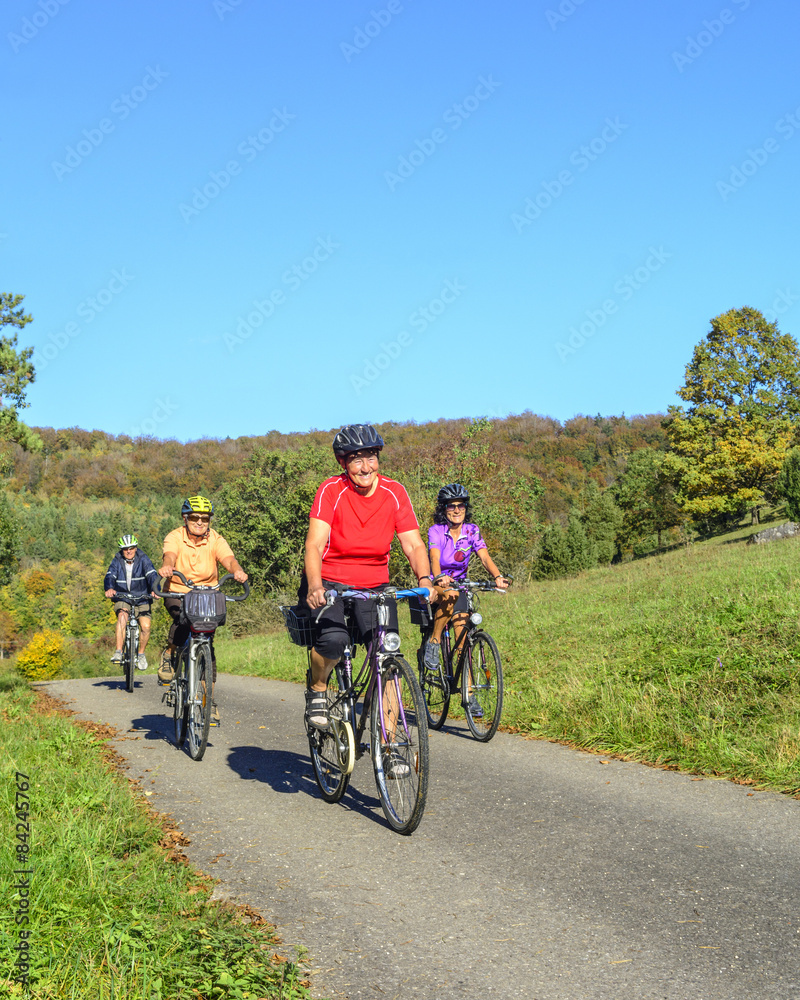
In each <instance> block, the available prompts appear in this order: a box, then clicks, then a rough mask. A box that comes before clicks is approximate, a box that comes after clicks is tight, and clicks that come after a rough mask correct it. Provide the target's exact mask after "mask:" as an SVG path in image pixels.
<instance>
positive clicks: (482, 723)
mask: <svg viewBox="0 0 800 1000" xmlns="http://www.w3.org/2000/svg"><path fill="white" fill-rule="evenodd" d="M461 659H462V663H463V669H462V674H461V700H462V701H463V703H464V711H465V713H466V716H467V725H468V726H469V728H470V732H471V733H472V735H473V736H474V737H475V739H476V740H479V741H480V742H481V743H488V742H489V740H490V739H491V738H492V737H493V736H494V734H495V733H496V732H497V727H498V726H499V725H500V715H501V714H502V711H503V668H502V667H501V666H500V654H499V653H498V652H497V646H496V645H495V641H494V639H493V638H492V637H491V636H490V635H488V634H487V633H486V632H477V633H476V634H475V635H474V636H473V637H472V638H471V639H470V640H468V642H467V646H466V648H465V649H464V652H463V654H462V657H461Z"/></svg>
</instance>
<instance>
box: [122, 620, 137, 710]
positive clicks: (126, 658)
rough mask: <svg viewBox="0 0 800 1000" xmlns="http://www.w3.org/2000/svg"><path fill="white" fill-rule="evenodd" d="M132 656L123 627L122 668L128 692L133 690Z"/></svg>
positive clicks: (126, 633)
mask: <svg viewBox="0 0 800 1000" xmlns="http://www.w3.org/2000/svg"><path fill="white" fill-rule="evenodd" d="M133 658H134V653H133V652H132V650H131V643H130V635H129V633H128V629H127V627H126V629H125V641H124V642H123V643H122V669H123V672H124V674H125V690H126V691H127V692H128V694H130V693H131V692H132V691H133Z"/></svg>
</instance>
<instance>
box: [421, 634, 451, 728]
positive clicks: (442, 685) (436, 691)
mask: <svg viewBox="0 0 800 1000" xmlns="http://www.w3.org/2000/svg"><path fill="white" fill-rule="evenodd" d="M424 653H425V643H424V642H423V644H422V645H421V646H420V648H419V649H418V650H417V660H418V662H419V686H420V689H421V691H422V698H423V700H424V702H425V710H426V711H427V714H428V725H429V726H430V728H431V729H441V728H442V726H443V725H444V724H445V720H446V719H447V713H448V711H449V710H450V685H449V683H448V682H447V679H446V678H445V674H444V667H443V666H442V664H441V663H440V664H439V667H438V669H436V670H430V669H429V668H428V667H426V666H425V659H424Z"/></svg>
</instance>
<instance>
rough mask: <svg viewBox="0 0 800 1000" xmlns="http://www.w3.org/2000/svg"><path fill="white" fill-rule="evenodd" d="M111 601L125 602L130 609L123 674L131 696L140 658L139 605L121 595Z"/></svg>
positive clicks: (124, 645) (115, 596)
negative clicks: (135, 671)
mask: <svg viewBox="0 0 800 1000" xmlns="http://www.w3.org/2000/svg"><path fill="white" fill-rule="evenodd" d="M111 600H112V601H123V602H124V603H125V604H127V605H128V607H129V608H130V611H129V612H128V624H127V625H126V626H125V639H124V640H123V643H122V672H123V673H124V675H125V690H126V691H127V692H128V694H130V693H131V692H132V691H133V678H134V676H135V675H134V670H135V668H136V662H137V660H138V657H139V633H140V626H139V613H140V612H139V604H137V603H136V601H135V600H134V599H133V598H132V597H125V596H124V595H123V594H120V593H117V594H115V595H114V596H113V597H112V598H111ZM139 603H141V598H140V599H139Z"/></svg>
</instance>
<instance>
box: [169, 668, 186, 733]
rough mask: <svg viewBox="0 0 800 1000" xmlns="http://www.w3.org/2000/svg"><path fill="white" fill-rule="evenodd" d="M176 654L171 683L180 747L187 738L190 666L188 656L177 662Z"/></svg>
mask: <svg viewBox="0 0 800 1000" xmlns="http://www.w3.org/2000/svg"><path fill="white" fill-rule="evenodd" d="M175 658H176V657H175V654H173V662H172V665H173V667H174V669H175V676H174V677H173V679H172V681H171V684H172V686H173V691H174V697H175V701H174V702H173V706H172V713H173V716H174V720H175V743H176V745H177V747H178V749H180V748H181V747H182V746H183V741H184V740H185V739H186V727H187V725H188V722H189V709H188V707H187V705H186V684H187V682H188V677H189V667H188V664H187V662H186V657H185V656H182V657H181V658H180V659H178V662H177V663H175Z"/></svg>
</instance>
